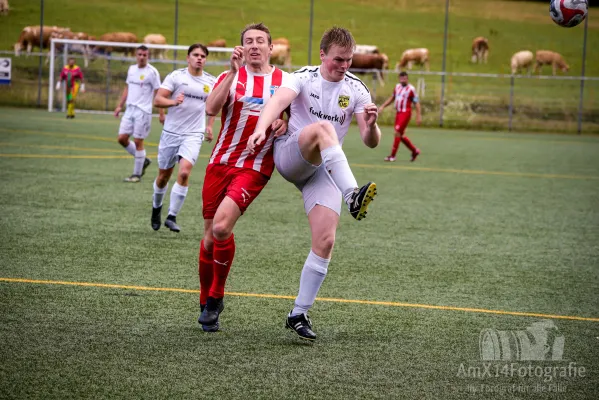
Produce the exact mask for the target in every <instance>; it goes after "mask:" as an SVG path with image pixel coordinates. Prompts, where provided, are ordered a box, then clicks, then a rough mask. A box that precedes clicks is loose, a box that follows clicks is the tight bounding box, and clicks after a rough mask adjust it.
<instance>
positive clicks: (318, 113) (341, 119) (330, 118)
mask: <svg viewBox="0 0 599 400" xmlns="http://www.w3.org/2000/svg"><path fill="white" fill-rule="evenodd" d="M310 112H311V113H312V115H315V116H317V117H318V118H320V119H325V120H327V121H332V122H338V123H339V125H343V122H345V114H342V115H341V117H340V116H338V115H328V114H323V113H322V111H316V110H315V109H314V107H310Z"/></svg>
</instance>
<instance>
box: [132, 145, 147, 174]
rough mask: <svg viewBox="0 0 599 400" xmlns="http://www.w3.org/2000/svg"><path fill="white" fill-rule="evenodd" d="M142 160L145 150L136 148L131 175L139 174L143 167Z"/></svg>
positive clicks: (143, 159)
mask: <svg viewBox="0 0 599 400" xmlns="http://www.w3.org/2000/svg"><path fill="white" fill-rule="evenodd" d="M144 161H146V150H145V149H144V150H136V151H135V164H134V166H133V175H138V176H141V171H142V170H143V168H144Z"/></svg>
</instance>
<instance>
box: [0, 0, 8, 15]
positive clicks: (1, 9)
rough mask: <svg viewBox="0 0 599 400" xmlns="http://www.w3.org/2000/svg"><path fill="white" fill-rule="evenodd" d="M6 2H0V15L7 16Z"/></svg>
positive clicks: (6, 0) (3, 0)
mask: <svg viewBox="0 0 599 400" xmlns="http://www.w3.org/2000/svg"><path fill="white" fill-rule="evenodd" d="M8 9H9V7H8V0H0V15H8Z"/></svg>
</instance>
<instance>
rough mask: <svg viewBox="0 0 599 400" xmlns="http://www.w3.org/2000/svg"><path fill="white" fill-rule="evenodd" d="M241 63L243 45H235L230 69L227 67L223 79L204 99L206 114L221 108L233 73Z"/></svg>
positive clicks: (215, 113) (226, 96) (216, 112)
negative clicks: (227, 69) (206, 98)
mask: <svg viewBox="0 0 599 400" xmlns="http://www.w3.org/2000/svg"><path fill="white" fill-rule="evenodd" d="M242 65H243V47H241V46H235V49H234V50H233V53H232V54H231V69H229V71H228V72H227V75H226V76H225V78H224V79H223V81H222V82H221V83H220V84H219V85H218V86H217V87H215V88H214V90H213V91H212V93H210V95H209V96H208V100H206V114H208V115H217V114H218V113H219V112H220V110H221V109H222V108H223V106H224V105H225V103H226V101H227V98H228V97H229V90H230V89H231V85H232V84H233V81H234V80H235V74H236V73H237V71H239V68H241V66H242Z"/></svg>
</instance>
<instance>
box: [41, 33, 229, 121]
mask: <svg viewBox="0 0 599 400" xmlns="http://www.w3.org/2000/svg"><path fill="white" fill-rule="evenodd" d="M142 44H143V45H144V46H146V47H148V48H149V49H150V60H149V62H150V64H152V65H153V66H154V67H155V68H156V69H157V70H158V71H159V72H160V78H161V80H164V78H165V77H166V75H167V74H169V73H170V72H171V71H173V70H174V69H177V68H184V67H185V66H186V65H187V61H186V56H187V49H188V47H189V46H174V45H156V44H145V43H116V42H100V41H95V40H73V39H52V41H51V43H50V51H49V55H48V57H49V67H50V68H49V79H48V90H49V95H48V111H50V112H52V111H63V112H64V111H66V96H65V85H61V88H60V90H58V91H57V90H56V89H55V86H56V83H57V82H58V80H59V79H60V71H61V70H62V68H63V66H65V65H66V64H67V62H68V59H69V58H71V57H73V58H75V62H76V64H77V65H78V66H79V67H80V68H81V70H82V72H83V76H84V82H85V94H83V95H79V96H77V101H76V103H75V104H76V107H77V110H78V111H82V112H96V113H106V112H112V110H114V108H115V107H116V104H117V102H118V100H119V97H120V96H121V93H123V89H124V87H125V80H126V78H127V70H128V68H129V66H130V65H132V64H135V62H136V60H135V55H134V54H135V49H136V48H137V47H139V46H140V45H142ZM110 50H111V52H110V53H109V52H108V51H110ZM208 51H209V53H210V54H209V55H208V60H207V62H206V66H205V68H204V70H205V71H207V72H208V73H210V74H212V75H214V76H217V75H218V74H220V73H221V72H222V71H224V70H225V69H227V65H229V56H230V54H231V53H232V52H233V49H232V48H224V47H208Z"/></svg>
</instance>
